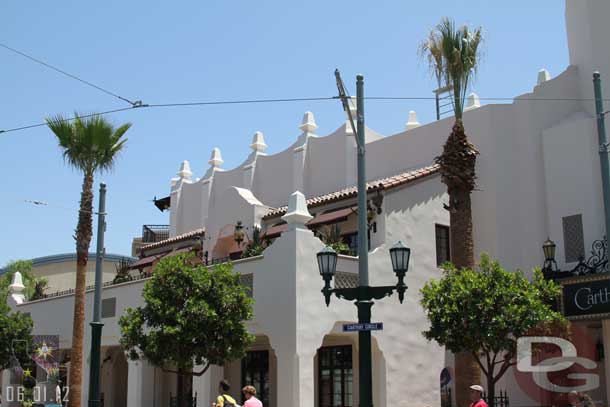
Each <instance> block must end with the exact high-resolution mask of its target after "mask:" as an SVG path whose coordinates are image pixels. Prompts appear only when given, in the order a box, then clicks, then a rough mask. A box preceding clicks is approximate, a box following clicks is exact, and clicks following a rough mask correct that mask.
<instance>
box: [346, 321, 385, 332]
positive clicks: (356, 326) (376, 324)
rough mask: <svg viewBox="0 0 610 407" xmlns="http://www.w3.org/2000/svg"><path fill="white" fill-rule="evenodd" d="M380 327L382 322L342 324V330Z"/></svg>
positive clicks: (376, 329) (381, 327)
mask: <svg viewBox="0 0 610 407" xmlns="http://www.w3.org/2000/svg"><path fill="white" fill-rule="evenodd" d="M382 329H383V322H369V323H368V324H343V332H358V331H380V330H382Z"/></svg>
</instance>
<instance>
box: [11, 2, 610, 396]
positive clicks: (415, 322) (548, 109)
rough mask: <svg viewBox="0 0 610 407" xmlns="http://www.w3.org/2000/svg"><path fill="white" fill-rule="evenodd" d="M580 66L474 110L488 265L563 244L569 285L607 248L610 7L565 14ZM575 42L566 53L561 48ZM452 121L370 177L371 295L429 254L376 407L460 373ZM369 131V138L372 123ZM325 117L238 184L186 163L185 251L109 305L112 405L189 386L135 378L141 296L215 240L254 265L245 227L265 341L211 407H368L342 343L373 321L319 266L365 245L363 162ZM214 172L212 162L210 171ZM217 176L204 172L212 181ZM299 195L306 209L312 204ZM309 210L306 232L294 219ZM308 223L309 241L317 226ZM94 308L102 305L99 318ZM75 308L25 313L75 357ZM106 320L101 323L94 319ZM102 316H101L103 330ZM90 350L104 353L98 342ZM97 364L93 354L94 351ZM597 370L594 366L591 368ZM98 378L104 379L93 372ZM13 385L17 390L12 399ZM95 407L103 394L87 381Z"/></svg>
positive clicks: (353, 351)
mask: <svg viewBox="0 0 610 407" xmlns="http://www.w3.org/2000/svg"><path fill="white" fill-rule="evenodd" d="M565 7H566V24H567V32H568V47H569V50H570V65H569V66H568V67H567V68H566V70H565V71H564V72H562V73H560V74H559V75H557V76H556V77H554V78H550V75H549V74H548V73H547V72H545V71H541V73H539V75H538V78H536V73H535V72H534V73H532V82H533V87H532V92H531V93H528V94H525V95H521V96H517V97H515V99H514V101H513V102H512V103H509V104H489V105H484V106H480V105H479V104H478V103H477V99H476V98H475V97H472V98H470V103H469V106H468V111H467V112H466V113H465V117H464V120H465V126H466V129H467V133H468V135H469V137H470V138H471V140H472V141H473V143H474V144H475V145H476V146H477V148H478V149H479V151H480V153H481V154H480V156H479V158H478V161H477V174H478V177H479V178H478V185H479V189H478V190H476V191H475V192H474V193H473V220H474V236H475V249H476V255H477V256H478V255H479V254H480V253H481V252H488V253H490V254H491V255H492V256H494V257H496V258H498V259H499V260H500V261H501V262H502V264H503V265H504V266H505V267H506V268H508V269H517V268H519V269H523V270H526V271H528V270H531V269H532V268H533V267H535V266H540V265H541V264H542V262H543V260H544V259H543V256H542V250H541V246H542V243H543V242H544V241H545V240H546V239H547V237H549V236H550V237H552V239H553V240H554V241H555V242H556V243H557V254H556V259H557V262H558V263H559V267H560V268H562V269H570V268H571V267H573V266H574V265H575V264H577V261H578V259H577V258H578V257H579V256H578V255H579V254H582V255H584V256H585V257H586V256H587V253H586V250H588V248H589V247H590V246H591V245H592V243H593V242H594V241H595V240H599V239H602V237H603V235H604V233H605V231H604V226H603V202H602V194H601V180H600V170H599V155H598V143H597V133H596V127H595V115H594V103H593V100H592V98H593V87H592V73H593V71H594V70H599V71H600V72H601V73H602V79H604V93H605V94H606V95H610V85H609V84H610V45H609V44H610V43H608V42H607V40H606V39H607V38H608V36H609V35H610V28H609V26H608V24H607V23H606V21H605V20H606V19H607V17H608V16H610V2H608V1H606V0H566V2H565ZM557 40H558V41H560V40H562V39H557ZM452 123H453V119H452V118H446V119H443V120H440V121H437V122H433V123H429V124H426V125H421V126H420V125H418V123H417V119H416V117H414V115H412V114H410V115H409V120H408V123H407V126H406V130H405V131H403V132H401V133H398V134H394V135H381V134H379V133H377V132H375V131H374V130H372V129H367V134H366V140H367V145H366V149H367V176H368V181H369V187H368V190H369V193H368V194H369V200H370V202H371V209H372V210H371V216H372V219H371V229H370V243H371V253H370V260H369V265H370V279H371V284H372V285H381V284H383V285H389V284H395V276H394V275H393V273H392V268H391V264H390V259H389V256H388V248H389V247H390V246H391V245H392V244H394V243H395V242H396V241H398V240H401V241H402V242H404V243H405V244H406V245H407V246H409V247H410V248H411V250H412V256H411V263H410V270H409V272H408V274H407V278H406V283H407V285H408V286H409V290H408V292H407V294H406V299H405V303H404V304H402V305H400V304H398V300H397V298H396V297H392V298H387V299H385V300H381V301H378V302H377V303H376V304H375V306H374V307H373V319H374V320H375V321H382V322H384V330H383V331H379V332H375V333H374V334H373V362H374V373H373V378H374V404H375V405H378V406H385V405H387V404H389V403H390V402H391V404H395V405H400V406H416V407H418V406H419V407H421V406H426V405H430V406H438V405H440V392H439V387H440V385H439V375H440V373H441V371H442V370H443V368H445V367H448V368H449V370H450V371H451V367H452V363H453V362H452V356H451V355H450V354H448V353H446V352H445V351H444V350H443V349H441V348H439V347H438V346H437V345H436V344H434V343H428V342H427V341H426V340H425V339H424V338H423V337H422V335H421V331H422V330H424V329H425V328H426V326H427V321H426V319H425V316H424V314H423V312H422V309H421V306H420V305H419V289H420V288H421V287H422V286H423V284H425V282H426V281H428V280H430V279H432V278H437V277H439V276H440V273H439V269H438V264H439V262H440V261H442V260H444V259H446V257H447V255H448V252H447V244H448V241H447V235H446V231H447V229H446V226H447V225H448V214H447V212H446V211H445V210H444V209H443V203H444V202H446V199H447V197H446V194H445V188H444V186H443V185H442V184H441V182H440V177H439V175H438V172H437V168H436V167H435V166H434V165H433V164H432V163H433V159H434V157H435V156H437V155H438V154H439V153H440V152H441V149H442V145H443V143H444V141H445V139H446V137H447V135H448V134H449V132H450V129H451V125H452ZM369 124H370V123H369ZM316 129H317V126H316V123H315V119H314V115H313V113H311V112H306V113H305V115H304V117H303V120H302V123H301V124H300V126H299V127H298V129H297V128H296V126H295V134H294V136H293V140H294V142H293V143H292V144H291V145H290V146H289V147H287V148H286V149H285V150H283V151H281V152H279V153H277V154H273V155H266V154H265V152H264V151H265V149H266V147H267V146H266V144H265V141H264V137H263V134H262V133H260V132H257V133H255V135H254V137H253V140H252V144H251V149H252V152H251V153H250V155H249V156H248V157H246V158H245V160H244V162H243V163H242V164H241V165H239V166H237V167H236V168H233V169H224V168H223V167H222V164H223V160H222V158H221V154H220V150H218V149H214V150H213V151H212V154H211V157H210V159H209V161H208V163H209V168H208V169H207V170H206V171H205V173H203V174H201V178H197V177H195V176H193V173H192V171H191V167H190V164H189V163H188V162H186V161H185V162H183V163H182V164H181V166H180V169H179V172H178V174H177V177H176V178H173V179H172V180H171V187H170V195H169V199H168V201H169V211H170V222H169V223H170V226H169V235H170V237H169V239H167V240H164V241H161V242H155V243H152V244H150V245H148V246H144V247H142V249H141V256H140V257H141V259H140V260H139V261H138V263H137V264H136V265H135V266H134V267H136V268H139V269H141V270H142V271H143V273H142V279H141V280H137V281H132V282H129V283H124V284H119V285H115V286H111V287H107V288H105V289H104V292H103V298H104V300H105V301H106V304H107V305H106V311H107V313H106V314H105V316H106V317H105V318H104V323H105V326H104V334H103V338H102V341H103V346H104V348H105V353H104V354H103V357H104V358H105V360H106V362H105V364H104V367H103V369H104V370H103V372H104V373H103V383H102V388H103V392H104V394H105V400H113V404H112V405H113V406H117V407H121V406H129V407H132V406H151V405H152V406H164V405H166V404H167V403H168V402H169V397H170V392H173V394H175V388H176V387H175V378H174V377H173V376H172V375H170V374H165V373H163V372H162V371H161V370H160V369H158V368H154V367H152V366H149V365H148V364H147V363H146V362H139V363H132V362H126V361H125V359H124V357H123V356H122V353H121V352H120V348H119V347H118V340H119V331H118V326H117V320H118V317H119V316H120V315H121V314H122V313H123V310H124V309H125V308H128V307H135V306H138V305H141V303H142V301H141V297H140V292H141V289H142V286H143V284H144V283H145V281H146V273H147V272H149V271H150V268H151V266H153V265H154V263H155V262H156V261H158V259H159V258H161V257H162V256H165V255H171V253H174V252H176V251H178V252H179V251H182V250H188V248H189V247H192V246H193V244H195V243H196V241H197V239H200V241H201V242H202V243H201V246H202V247H201V252H202V253H205V259H206V260H207V261H208V262H213V261H222V260H223V259H226V258H237V257H238V254H239V252H240V251H241V250H243V245H242V246H239V245H238V244H237V243H235V241H234V239H233V232H234V229H235V225H236V223H237V222H238V221H241V222H242V224H243V225H244V226H245V227H247V228H250V229H249V230H246V233H251V230H252V229H251V228H252V227H253V226H255V225H257V226H260V227H262V229H263V231H264V232H265V233H266V234H267V236H268V237H270V238H272V239H273V242H272V244H271V245H270V246H269V247H268V248H267V249H266V250H265V251H264V252H263V253H262V255H261V256H257V257H252V258H248V259H243V260H236V261H235V262H234V265H235V271H236V272H237V273H240V274H242V275H243V276H244V281H245V282H246V283H247V284H251V285H252V293H253V297H254V299H255V306H254V310H255V317H254V319H253V320H252V321H250V323H249V326H250V329H251V332H252V333H254V334H255V335H256V336H257V342H256V344H255V346H254V347H253V349H252V352H251V353H249V356H248V357H247V358H246V359H245V360H243V361H237V362H234V363H230V364H228V365H226V366H217V367H213V368H212V369H210V371H208V373H206V374H205V375H204V376H202V377H200V378H195V379H194V380H193V384H192V387H193V392H196V393H197V398H198V405H199V406H205V405H209V403H210V402H211V401H212V399H213V396H214V394H215V391H216V387H217V383H218V380H220V379H221V378H223V377H226V378H228V379H229V380H230V381H231V382H232V383H233V384H234V385H235V386H234V390H233V393H234V394H238V388H241V385H242V384H243V383H245V382H254V383H256V385H257V386H258V387H259V388H260V390H259V391H261V392H262V393H264V394H263V397H264V398H265V401H266V402H267V404H268V405H269V406H271V407H279V406H286V405H290V406H316V407H326V406H338V405H343V406H355V405H357V404H358V395H357V388H358V386H357V383H358V373H357V372H358V369H357V367H358V366H357V363H358V358H357V349H358V343H357V336H356V335H355V334H347V333H343V332H342V329H341V327H342V324H343V323H346V322H353V321H355V319H356V309H355V307H354V306H352V305H351V304H349V303H348V302H346V301H339V300H337V299H333V300H332V302H331V306H330V307H329V308H326V307H325V305H324V302H323V297H322V295H321V294H320V289H321V288H322V280H321V278H320V276H319V273H318V270H317V265H316V262H315V254H316V253H317V252H318V251H319V250H320V249H321V248H322V247H323V244H322V242H321V241H320V240H319V239H318V238H317V237H315V236H314V233H313V232H312V229H313V230H317V229H319V228H320V227H322V226H323V225H329V224H338V225H339V226H340V227H341V231H342V233H343V235H344V238H345V241H346V242H348V243H349V244H351V245H352V248H353V244H354V242H355V241H356V240H355V239H354V233H355V232H356V227H355V216H356V215H355V213H354V207H355V206H356V196H355V189H354V188H353V186H354V185H355V182H356V149H355V140H354V137H353V134H351V130H350V126H349V125H348V124H347V123H341V124H340V125H339V127H338V128H337V129H336V130H335V131H334V132H332V133H331V134H329V135H319V134H316ZM201 162H203V157H202V159H201ZM201 162H198V163H197V167H201V164H202V163H201ZM297 191H298V193H297ZM299 199H306V200H307V206H308V212H309V214H310V216H311V220H307V219H309V218H308V216H307V215H304V214H302V213H301V214H298V213H295V212H294V211H290V210H289V208H286V206H288V204H289V203H290V204H291V205H290V208H293V207H296V206H293V205H296V203H297V201H298V200H299ZM305 223H306V224H305ZM338 272H339V273H340V275H339V276H338V278H337V279H336V280H337V281H336V283H337V284H344V285H349V284H355V281H356V279H355V277H356V276H357V258H354V257H350V256H342V257H341V258H340V261H339V265H338ZM91 300H92V293H88V306H89V305H90V302H91ZM72 305H73V298H72V297H71V296H69V295H67V296H61V297H57V298H51V299H45V300H41V301H36V302H29V303H21V304H17V305H14V306H15V307H16V308H17V309H18V310H20V311H23V312H29V313H30V315H31V316H32V318H33V319H34V321H35V332H36V333H37V334H41V335H42V334H48V335H52V334H57V333H58V331H59V332H61V338H60V346H61V348H65V349H67V348H69V347H70V338H71V318H57V315H62V314H64V313H66V312H68V310H71V309H72ZM88 309H90V308H88ZM90 314H91V312H89V311H88V312H87V313H86V315H87V317H89V316H90ZM581 319H583V320H584V321H585V322H578V323H577V325H578V326H579V327H580V328H579V329H582V331H583V332H584V334H583V335H584V337H586V338H595V341H594V342H599V343H601V344H602V345H604V346H605V348H606V349H610V324H609V323H608V321H607V320H605V319H603V317H600V316H593V317H591V316H585V317H583V318H581ZM87 341H89V338H87ZM85 349H89V344H88V343H85ZM588 356H590V357H592V356H591V355H588ZM609 363H610V358H606V359H602V360H598V361H597V363H596V367H595V369H593V370H595V373H596V374H598V375H599V377H600V382H599V386H597V387H596V388H594V389H591V393H592V395H593V396H594V398H595V399H596V400H601V401H603V402H604V403H607V399H608V397H609V396H610V394H608V393H607V392H606V388H607V387H608V386H607V383H606V380H608V379H607V378H609V377H610V375H606V374H605V372H606V371H608V372H610V370H608V369H610V366H608V367H606V365H607V364H609ZM84 371H85V372H87V369H86V368H85V369H84ZM6 380H7V378H5V383H6ZM83 383H84V386H85V389H84V390H85V391H84V392H83V396H84V397H86V395H87V391H86V390H87V389H86V387H87V383H88V378H85V380H84V381H83ZM532 383H533V379H532V377H531V374H530V376H528V373H527V372H522V373H519V372H513V371H511V372H508V373H507V374H506V375H505V376H504V378H503V379H502V381H501V382H500V383H499V384H498V389H501V390H504V389H506V390H508V392H509V395H510V402H511V405H512V406H531V405H540V404H543V402H544V401H545V400H546V399H545V397H546V395H545V392H544V391H543V389H541V388H537V387H536V386H534V385H533V384H532Z"/></svg>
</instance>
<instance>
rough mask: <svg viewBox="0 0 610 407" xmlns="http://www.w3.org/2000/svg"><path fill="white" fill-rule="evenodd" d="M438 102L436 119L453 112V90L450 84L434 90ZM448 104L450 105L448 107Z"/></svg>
mask: <svg viewBox="0 0 610 407" xmlns="http://www.w3.org/2000/svg"><path fill="white" fill-rule="evenodd" d="M434 96H435V102H436V120H440V119H441V118H442V117H443V116H447V115H449V114H451V113H453V92H451V87H450V86H445V87H444V88H439V89H436V90H435V91H434ZM448 106H450V107H449V108H448Z"/></svg>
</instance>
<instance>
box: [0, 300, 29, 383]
mask: <svg viewBox="0 0 610 407" xmlns="http://www.w3.org/2000/svg"><path fill="white" fill-rule="evenodd" d="M33 325H34V324H33V322H32V319H31V318H30V317H29V316H26V315H24V314H22V313H21V312H13V311H12V310H11V307H9V305H8V304H7V303H6V296H5V297H3V298H2V300H1V301H0V371H1V370H4V369H8V368H10V367H13V366H14V365H15V361H19V363H20V364H22V363H26V362H27V361H29V360H30V358H29V356H30V355H28V353H27V347H28V344H30V343H31V332H32V327H33Z"/></svg>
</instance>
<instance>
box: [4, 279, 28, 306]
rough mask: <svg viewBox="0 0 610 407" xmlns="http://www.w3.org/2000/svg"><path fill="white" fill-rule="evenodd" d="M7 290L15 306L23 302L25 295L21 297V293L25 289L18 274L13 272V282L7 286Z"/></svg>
mask: <svg viewBox="0 0 610 407" xmlns="http://www.w3.org/2000/svg"><path fill="white" fill-rule="evenodd" d="M8 289H9V292H10V293H11V298H12V299H13V301H15V303H16V304H21V303H23V302H24V301H25V295H23V292H22V291H23V290H24V289H25V286H24V285H23V278H22V277H21V273H20V272H18V271H17V272H15V274H14V275H13V282H12V283H11V285H9V286H8Z"/></svg>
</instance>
